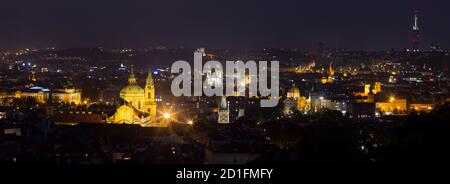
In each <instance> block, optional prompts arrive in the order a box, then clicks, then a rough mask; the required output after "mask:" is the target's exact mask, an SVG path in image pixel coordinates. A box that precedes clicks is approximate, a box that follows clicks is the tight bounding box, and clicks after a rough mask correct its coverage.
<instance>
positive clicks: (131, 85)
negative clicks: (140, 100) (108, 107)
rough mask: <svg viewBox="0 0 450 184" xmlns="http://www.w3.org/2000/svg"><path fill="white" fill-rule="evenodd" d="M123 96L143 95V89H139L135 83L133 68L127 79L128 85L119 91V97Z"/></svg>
mask: <svg viewBox="0 0 450 184" xmlns="http://www.w3.org/2000/svg"><path fill="white" fill-rule="evenodd" d="M125 94H144V89H143V88H141V86H139V85H138V84H137V82H136V77H135V76H134V72H133V66H131V73H130V77H129V78H128V85H127V86H125V87H124V88H122V90H120V95H125Z"/></svg>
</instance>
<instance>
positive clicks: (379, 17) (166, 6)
mask: <svg viewBox="0 0 450 184" xmlns="http://www.w3.org/2000/svg"><path fill="white" fill-rule="evenodd" d="M415 9H419V10H420V28H421V37H422V38H421V39H422V42H421V46H420V47H421V48H422V49H427V48H428V47H429V45H430V43H440V44H441V45H442V46H443V47H446V48H449V47H450V20H449V19H450V11H449V9H450V1H448V0H409V1H406V0H372V1H363V0H315V1H301V0H278V1H275V0H270V1H269V0H247V1H246V0H240V1H231V0H230V1H225V0H157V1H156V0H155V1H151V0H147V1H143V0H142V1H135V0H127V1H125V0H123V1H117V0H76V1H75V0H15V1H2V2H1V4H0V23H1V24H0V25H1V26H0V49H12V48H22V47H35V48H44V47H49V46H55V47H93V46H104V47H148V46H158V45H164V46H168V47H179V46H183V47H190V48H196V47H206V48H231V49H253V48H262V47H297V48H302V49H316V48H317V44H318V43H319V42H323V43H325V44H326V46H327V47H333V48H334V47H336V46H337V47H341V48H350V49H365V50H380V49H390V48H395V49H402V48H406V47H409V40H410V37H411V29H412V23H413V12H414V10H415Z"/></svg>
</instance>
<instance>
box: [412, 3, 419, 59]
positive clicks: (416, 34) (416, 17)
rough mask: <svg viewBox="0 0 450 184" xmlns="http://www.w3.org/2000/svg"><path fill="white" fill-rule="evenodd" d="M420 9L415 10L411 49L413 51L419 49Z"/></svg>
mask: <svg viewBox="0 0 450 184" xmlns="http://www.w3.org/2000/svg"><path fill="white" fill-rule="evenodd" d="M419 38H420V35H419V11H417V10H416V11H414V25H413V32H412V37H411V50H412V51H413V52H418V51H419Z"/></svg>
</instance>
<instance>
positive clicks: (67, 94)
mask: <svg viewBox="0 0 450 184" xmlns="http://www.w3.org/2000/svg"><path fill="white" fill-rule="evenodd" d="M52 102H54V103H74V104H80V103H81V90H79V89H75V88H73V87H71V88H65V89H55V90H52Z"/></svg>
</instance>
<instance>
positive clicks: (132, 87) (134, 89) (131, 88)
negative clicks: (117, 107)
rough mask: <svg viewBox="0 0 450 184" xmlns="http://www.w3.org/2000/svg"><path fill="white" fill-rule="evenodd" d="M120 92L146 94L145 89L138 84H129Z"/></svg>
mask: <svg viewBox="0 0 450 184" xmlns="http://www.w3.org/2000/svg"><path fill="white" fill-rule="evenodd" d="M120 94H121V95H123V94H144V89H143V88H141V86H139V85H137V84H128V85H127V86H125V87H124V88H122V90H120Z"/></svg>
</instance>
